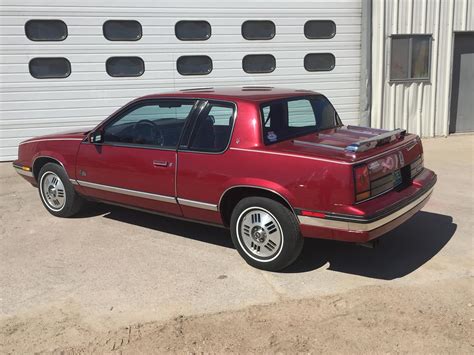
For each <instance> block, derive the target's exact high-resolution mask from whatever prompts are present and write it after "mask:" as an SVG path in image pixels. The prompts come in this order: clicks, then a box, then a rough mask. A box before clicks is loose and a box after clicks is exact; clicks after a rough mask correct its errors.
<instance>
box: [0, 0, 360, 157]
mask: <svg viewBox="0 0 474 355" xmlns="http://www.w3.org/2000/svg"><path fill="white" fill-rule="evenodd" d="M360 1H361V0H340V1H327V0H322V1H319V0H308V1H296V2H293V1H255V0H253V1H247V0H241V1H217V0H216V1H189V0H188V1H181V0H174V1H151V0H146V1H145V0H133V1H132V0H116V1H113V2H110V4H113V5H110V6H109V5H106V4H107V3H108V2H100V6H97V4H98V3H99V2H97V1H92V0H69V1H67V2H66V1H62V0H61V1H57V0H48V1H46V0H44V1H42V0H36V1H34V0H2V3H1V5H0V38H1V43H0V79H1V86H0V95H1V98H0V100H1V101H0V110H1V112H0V115H1V127H0V137H1V146H0V160H3V161H5V160H13V159H15V158H16V154H17V146H18V143H19V142H21V141H22V140H24V139H26V138H29V137H32V136H37V135H42V134H48V133H54V132H59V131H61V130H71V129H76V128H83V127H92V126H94V125H96V124H97V123H98V122H100V121H101V120H103V119H104V118H105V117H106V116H108V115H109V114H110V113H112V112H113V111H114V110H116V109H117V108H118V107H120V106H121V105H123V104H125V103H126V102H128V101H129V100H131V99H133V98H135V97H137V96H141V95H145V94H150V93H156V92H160V91H169V90H173V89H175V88H179V89H180V88H191V87H209V86H214V87H217V86H240V85H265V86H283V87H291V88H301V89H311V90H316V91H320V92H322V93H324V94H326V95H327V96H328V97H329V98H330V99H331V101H333V103H334V104H335V106H336V108H337V110H338V111H339V113H340V115H341V118H342V119H343V121H344V122H345V123H346V124H357V123H358V115H359V86H360V47H361V44H360V43H361V3H360ZM38 20H39V21H38ZM42 20H48V21H42ZM52 20H54V21H52ZM107 21H110V22H107ZM179 21H184V22H179ZM308 21H309V22H308ZM106 37H107V38H106ZM178 37H180V38H181V39H179V38H178ZM124 57H125V58H124ZM244 69H245V70H244Z"/></svg>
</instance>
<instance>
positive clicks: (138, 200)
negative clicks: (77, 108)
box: [76, 99, 197, 216]
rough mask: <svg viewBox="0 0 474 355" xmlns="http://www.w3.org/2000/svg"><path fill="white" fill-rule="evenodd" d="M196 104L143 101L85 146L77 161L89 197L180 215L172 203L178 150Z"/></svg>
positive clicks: (114, 119)
mask: <svg viewBox="0 0 474 355" xmlns="http://www.w3.org/2000/svg"><path fill="white" fill-rule="evenodd" d="M196 106H197V101H196V100H181V99H159V100H143V101H139V102H137V103H134V104H132V105H131V106H130V107H127V108H125V109H124V110H122V111H121V112H119V113H117V114H116V116H115V117H112V118H111V119H109V120H107V121H106V122H105V124H104V125H103V126H102V127H100V128H99V129H97V130H96V131H95V132H93V133H92V134H94V135H95V138H98V139H95V141H96V142H94V143H91V142H89V141H84V142H83V143H82V144H81V145H80V148H79V152H78V155H77V161H76V178H77V183H78V185H79V186H80V189H81V191H82V192H83V193H84V194H85V195H87V196H90V197H94V198H96V199H99V200H105V201H109V202H113V203H118V204H123V205H128V206H133V207H139V208H142V209H147V210H153V211H158V212H164V213H168V214H173V215H178V216H179V215H181V214H182V213H181V210H180V208H179V205H178V204H177V201H176V191H175V179H176V167H177V146H178V143H179V140H180V137H181V134H182V132H183V130H184V127H185V125H186V123H187V120H188V119H189V117H191V116H192V115H193V112H194V111H195V109H196Z"/></svg>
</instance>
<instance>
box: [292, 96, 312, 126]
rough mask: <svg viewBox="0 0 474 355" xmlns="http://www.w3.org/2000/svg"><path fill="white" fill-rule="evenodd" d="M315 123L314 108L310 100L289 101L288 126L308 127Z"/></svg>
mask: <svg viewBox="0 0 474 355" xmlns="http://www.w3.org/2000/svg"><path fill="white" fill-rule="evenodd" d="M314 124H315V115H314V110H313V106H312V105H311V102H310V101H309V100H306V99H302V100H293V101H288V127H306V126H312V125H313V126H314Z"/></svg>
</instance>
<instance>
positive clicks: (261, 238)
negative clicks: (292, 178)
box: [231, 197, 303, 271]
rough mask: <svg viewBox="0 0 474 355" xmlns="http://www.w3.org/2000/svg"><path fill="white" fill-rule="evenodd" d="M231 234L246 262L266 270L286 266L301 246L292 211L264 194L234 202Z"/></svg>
mask: <svg viewBox="0 0 474 355" xmlns="http://www.w3.org/2000/svg"><path fill="white" fill-rule="evenodd" d="M231 236H232V241H233V243H234V246H235V247H236V249H237V251H238V252H239V254H240V255H241V256H242V257H243V258H244V259H245V260H246V261H247V263H249V264H250V265H252V266H254V267H256V268H259V269H263V270H268V271H279V270H281V269H284V268H285V267H287V266H289V265H290V264H292V263H293V262H294V261H295V260H296V258H297V257H298V256H299V255H300V253H301V250H302V248H303V237H302V236H301V233H300V230H299V225H298V221H297V220H296V217H295V215H294V214H293V213H292V212H291V211H290V210H289V209H288V208H287V207H286V206H284V205H282V204H281V203H278V202H276V201H274V200H272V199H269V198H265V197H248V198H244V199H242V200H241V201H240V202H239V203H238V204H237V206H236V207H235V208H234V210H233V212H232V217H231Z"/></svg>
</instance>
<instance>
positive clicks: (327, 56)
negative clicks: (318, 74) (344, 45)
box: [304, 53, 336, 71]
mask: <svg viewBox="0 0 474 355" xmlns="http://www.w3.org/2000/svg"><path fill="white" fill-rule="evenodd" d="M335 66H336V58H335V57H334V55H332V54H331V53H310V54H307V55H306V56H305V57H304V68H305V69H306V70H307V71H330V70H333V69H334V67H335Z"/></svg>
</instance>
